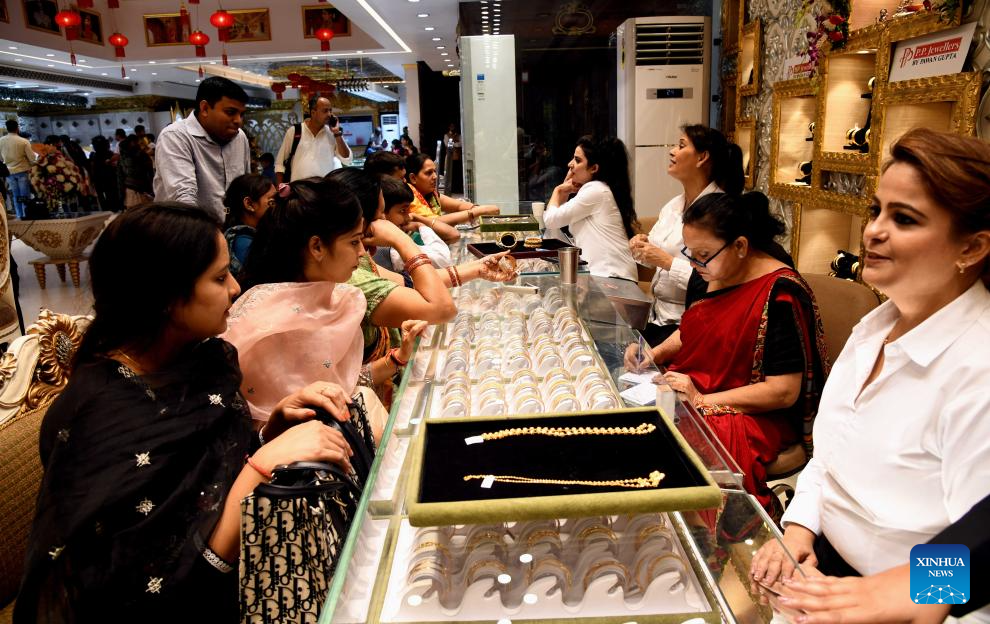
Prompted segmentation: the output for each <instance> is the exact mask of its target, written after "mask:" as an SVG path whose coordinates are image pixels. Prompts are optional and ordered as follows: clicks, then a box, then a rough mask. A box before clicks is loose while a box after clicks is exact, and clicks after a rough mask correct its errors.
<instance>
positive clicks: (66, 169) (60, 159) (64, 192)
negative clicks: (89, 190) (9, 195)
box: [29, 147, 82, 207]
mask: <svg viewBox="0 0 990 624" xmlns="http://www.w3.org/2000/svg"><path fill="white" fill-rule="evenodd" d="M29 179H30V180H31V187H32V188H33V189H34V192H35V193H36V194H37V195H38V196H39V197H41V198H42V199H44V200H45V203H47V204H48V206H49V207H52V206H55V205H56V204H57V203H58V201H59V200H61V199H65V198H67V197H68V196H69V195H72V194H76V193H79V192H81V190H82V174H81V173H80V171H79V167H77V166H76V164H75V163H74V162H72V161H71V160H69V159H68V158H66V157H65V156H64V155H63V154H62V153H61V152H59V151H58V150H57V149H54V148H50V147H49V148H48V149H45V150H43V151H42V153H41V154H40V155H39V156H38V160H37V162H36V163H35V164H34V167H32V168H31V174H30V176H29Z"/></svg>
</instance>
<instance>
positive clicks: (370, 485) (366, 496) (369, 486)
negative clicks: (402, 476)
mask: <svg viewBox="0 0 990 624" xmlns="http://www.w3.org/2000/svg"><path fill="white" fill-rule="evenodd" d="M440 330H441V327H439V326H437V328H436V329H435V330H434V333H433V336H431V341H433V340H435V337H436V336H438V335H439V333H440ZM422 344H423V341H422V338H420V339H417V341H416V347H415V349H414V350H413V353H412V355H411V356H410V357H409V362H410V364H411V363H412V362H413V361H414V360H415V358H416V355H417V354H418V353H419V351H420V347H422ZM412 371H413V367H412V366H407V367H406V370H405V372H404V373H403V375H402V381H401V382H400V383H399V387H398V389H397V390H396V392H395V393H394V394H393V401H392V409H391V410H389V414H388V422H387V423H386V424H385V430H384V431H383V432H382V439H381V442H379V444H378V449H377V451H376V453H375V461H374V463H372V465H371V473H370V474H369V475H368V481H367V482H366V483H365V484H364V491H363V492H362V493H361V500H360V501H359V502H358V506H357V510H356V511H355V512H354V523H353V524H352V525H351V528H350V529H349V530H348V532H347V539H346V540H345V541H344V548H343V550H341V553H340V559H339V560H338V561H337V565H336V566H335V572H334V575H333V581H332V582H331V583H330V589H329V591H328V592H327V597H326V600H324V602H323V609H322V610H321V611H320V618H319V620H318V623H319V624H330V623H331V622H332V621H333V616H334V613H335V612H336V610H337V600H338V599H339V598H340V593H341V591H342V590H343V589H344V584H345V583H346V582H347V570H348V568H349V567H350V563H351V557H352V556H353V555H354V547H355V544H356V543H357V541H358V539H359V538H360V536H361V531H362V529H363V528H364V522H365V520H366V519H367V518H368V517H369V516H370V513H369V512H368V507H369V505H370V504H371V497H372V496H373V494H374V490H375V487H374V486H375V482H376V481H377V480H378V471H379V468H380V467H381V464H382V462H383V461H384V460H385V453H384V452H383V451H384V450H385V449H386V448H387V447H388V445H389V443H390V442H393V438H394V436H393V435H392V430H393V429H394V427H395V420H396V417H397V416H398V413H399V408H400V404H401V401H399V400H398V397H400V396H402V393H404V392H405V390H406V387H407V386H408V385H409V381H410V379H411V378H412Z"/></svg>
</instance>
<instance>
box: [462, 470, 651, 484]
mask: <svg viewBox="0 0 990 624" xmlns="http://www.w3.org/2000/svg"><path fill="white" fill-rule="evenodd" d="M666 476H667V475H665V474H664V473H662V472H660V471H659V470H654V471H653V472H651V473H650V476H648V477H630V478H628V479H612V480H610V481H586V480H583V479H538V478H534V477H519V476H516V475H464V480H465V481H471V480H474V479H481V480H483V481H484V480H491V481H501V482H502V483H519V484H524V485H587V486H591V487H622V488H633V489H646V488H655V487H657V486H659V485H660V482H661V481H663V478H664V477H666ZM484 485H485V484H484V483H483V484H482V487H484Z"/></svg>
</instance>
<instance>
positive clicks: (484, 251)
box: [467, 238, 587, 265]
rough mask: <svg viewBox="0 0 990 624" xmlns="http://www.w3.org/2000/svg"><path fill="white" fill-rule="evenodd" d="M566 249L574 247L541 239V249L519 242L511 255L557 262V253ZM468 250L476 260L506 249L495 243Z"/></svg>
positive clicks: (469, 247) (553, 240) (470, 246)
mask: <svg viewBox="0 0 990 624" xmlns="http://www.w3.org/2000/svg"><path fill="white" fill-rule="evenodd" d="M564 247H573V245H571V244H570V243H565V242H564V241H561V240H557V239H556V238H543V239H541V242H540V246H539V247H537V248H536V249H531V248H529V247H526V245H525V241H523V240H519V241H518V242H517V243H516V244H515V246H514V247H513V248H512V249H511V250H510V251H509V255H510V256H512V257H513V258H517V259H523V258H553V259H554V260H556V259H557V251H558V250H560V249H563V248H564ZM467 248H468V251H470V252H471V254H472V255H473V256H474V257H475V258H484V257H485V256H491V255H493V254H497V253H502V252H503V251H505V248H504V247H499V246H498V245H497V244H495V243H470V244H469V245H468V246H467ZM578 253H579V254H580V253H581V252H580V251H579V252H578ZM578 264H579V265H581V264H587V262H585V261H584V260H581V259H578Z"/></svg>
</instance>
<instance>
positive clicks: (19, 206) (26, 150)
mask: <svg viewBox="0 0 990 624" xmlns="http://www.w3.org/2000/svg"><path fill="white" fill-rule="evenodd" d="M0 158H2V159H3V164H5V165H7V169H9V170H10V176H9V177H8V178H7V186H8V187H9V189H10V194H11V195H13V196H14V211H15V212H16V213H17V218H18V219H23V218H24V206H25V202H26V201H27V200H29V199H31V182H30V180H28V173H29V172H30V171H31V167H32V166H33V165H34V162H35V161H36V160H38V157H37V156H35V154H34V150H33V149H31V142H30V141H28V140H27V139H25V138H24V137H22V136H21V135H20V127H19V126H18V124H17V120H16V119H8V120H7V135H6V136H5V137H3V138H0Z"/></svg>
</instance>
